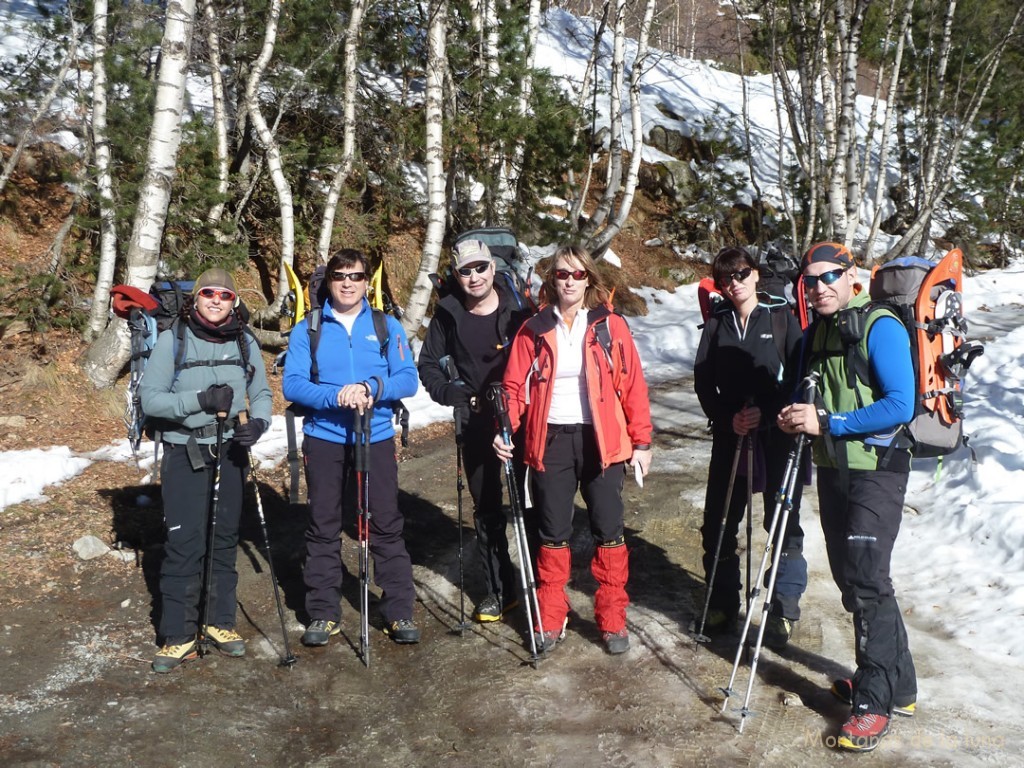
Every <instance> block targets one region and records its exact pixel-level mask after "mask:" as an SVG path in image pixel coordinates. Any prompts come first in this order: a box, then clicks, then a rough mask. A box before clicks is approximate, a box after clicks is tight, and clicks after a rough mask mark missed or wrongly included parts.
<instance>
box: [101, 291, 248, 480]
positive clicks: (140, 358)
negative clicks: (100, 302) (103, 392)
mask: <svg viewBox="0 0 1024 768" xmlns="http://www.w3.org/2000/svg"><path fill="white" fill-rule="evenodd" d="M194 285H195V281H193V280H163V281H156V282H154V283H153V284H152V285H151V286H150V289H149V293H144V292H143V291H141V290H140V289H138V288H135V287H133V286H130V285H115V286H114V287H113V288H111V289H110V297H111V307H112V309H113V312H114V314H115V315H117V316H118V317H120V318H122V319H124V320H125V321H127V323H128V333H129V337H130V347H131V356H130V358H129V378H128V389H127V391H126V400H127V404H126V407H125V413H124V421H125V426H126V427H127V428H128V443H129V445H130V446H131V449H132V455H133V456H135V457H136V460H138V450H139V447H140V445H141V444H142V436H143V435H145V436H146V437H148V438H149V439H150V440H152V441H153V443H154V457H153V477H154V481H156V480H158V479H159V473H160V462H159V458H160V434H161V429H160V426H161V425H160V424H159V423H157V422H156V421H155V420H154V419H150V418H147V416H146V414H145V413H144V412H143V409H142V399H141V397H140V395H139V385H140V384H141V383H142V374H143V373H145V370H146V364H147V363H148V362H149V357H150V355H151V354H152V353H153V348H154V347H155V346H156V340H157V337H159V335H160V334H161V333H162V332H163V331H166V330H169V329H173V330H174V376H175V378H177V376H178V374H179V373H181V371H183V370H185V369H186V368H194V367H197V366H203V365H240V366H241V367H242V368H243V369H244V370H245V380H246V383H249V382H251V381H252V378H253V376H254V375H255V372H256V369H255V367H254V366H253V365H252V364H251V363H250V362H249V343H248V336H252V335H253V334H252V330H251V329H250V328H249V310H248V309H247V308H246V306H245V304H244V303H242V302H241V300H239V303H238V306H237V307H236V308H235V312H236V314H237V315H238V318H239V321H240V322H241V326H242V333H241V334H239V336H238V352H239V359H238V360H226V361H202V362H192V363H186V362H185V353H186V345H185V330H186V329H187V328H188V325H187V324H186V323H184V322H182V319H183V318H184V317H185V316H186V315H187V314H188V313H189V311H191V309H192V288H193V286H194Z"/></svg>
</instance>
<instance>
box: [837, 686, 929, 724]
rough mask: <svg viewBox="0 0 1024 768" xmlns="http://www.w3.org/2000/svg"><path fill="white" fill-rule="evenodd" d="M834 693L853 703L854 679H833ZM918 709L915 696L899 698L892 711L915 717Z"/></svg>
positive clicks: (840, 698)
mask: <svg viewBox="0 0 1024 768" xmlns="http://www.w3.org/2000/svg"><path fill="white" fill-rule="evenodd" d="M832 695H833V696H835V697H836V698H837V699H839V700H840V701H842V702H845V703H846V704H850V705H852V704H853V681H852V680H850V679H849V678H841V679H839V680H833V681H832ZM916 711H917V699H916V698H914V697H910V698H906V699H897V700H896V701H894V702H893V705H892V713H893V714H894V715H899V716H900V717H913V716H914V713H915V712H916Z"/></svg>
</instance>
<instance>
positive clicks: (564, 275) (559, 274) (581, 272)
mask: <svg viewBox="0 0 1024 768" xmlns="http://www.w3.org/2000/svg"><path fill="white" fill-rule="evenodd" d="M586 276H587V270H585V269H574V270H572V271H571V272H570V271H569V270H568V269H556V270H555V279H556V280H568V279H569V278H570V277H572V279H573V280H583V279H584V278H586Z"/></svg>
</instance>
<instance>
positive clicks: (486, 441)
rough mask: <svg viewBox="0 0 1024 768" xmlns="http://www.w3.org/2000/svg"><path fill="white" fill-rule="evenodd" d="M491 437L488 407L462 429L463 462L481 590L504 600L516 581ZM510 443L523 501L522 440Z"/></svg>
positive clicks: (509, 597)
mask: <svg viewBox="0 0 1024 768" xmlns="http://www.w3.org/2000/svg"><path fill="white" fill-rule="evenodd" d="M493 441H494V416H493V415H492V414H491V413H490V410H489V409H485V411H484V412H483V413H479V414H476V413H474V414H472V415H471V416H470V418H469V421H468V423H467V424H466V425H465V426H464V428H463V433H462V465H463V467H464V468H465V471H466V485H467V487H468V488H469V493H470V496H471V497H472V499H473V508H474V509H473V527H474V529H475V530H476V544H477V552H478V553H479V555H480V566H481V569H482V571H483V581H484V590H485V592H484V594H485V595H486V594H495V595H498V596H499V597H501V598H502V599H503V601H504V602H505V603H507V602H509V601H511V600H514V599H515V596H516V593H517V587H516V585H517V584H518V581H517V577H516V571H515V567H514V566H513V565H512V558H511V556H510V555H509V547H508V519H507V517H506V515H505V510H504V508H503V507H502V489H503V488H504V486H505V484H506V483H505V470H504V466H503V462H502V461H501V460H500V459H499V458H498V457H497V456H496V455H495V453H494V447H493V445H492V442H493ZM512 443H513V445H515V446H516V451H515V453H516V456H515V458H513V461H512V466H513V468H514V470H515V475H516V478H515V481H516V484H517V486H518V491H519V499H520V501H522V500H523V477H524V475H525V473H526V466H525V465H524V464H523V462H522V452H523V447H522V446H523V441H522V440H521V439H520V440H516V439H513V440H512ZM509 504H511V499H510V500H509ZM534 551H535V550H534Z"/></svg>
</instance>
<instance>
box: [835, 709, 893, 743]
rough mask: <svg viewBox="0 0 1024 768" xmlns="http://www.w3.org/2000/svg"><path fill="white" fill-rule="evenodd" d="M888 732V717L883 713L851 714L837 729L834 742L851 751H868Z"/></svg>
mask: <svg viewBox="0 0 1024 768" xmlns="http://www.w3.org/2000/svg"><path fill="white" fill-rule="evenodd" d="M888 732H889V718H888V717H886V716H885V715H871V714H868V715H851V716H850V719H849V720H847V721H846V722H845V723H843V727H842V728H840V729H839V739H838V741H837V742H836V744H837V745H838V747H839V748H840V749H848V750H850V751H851V752H870V751H871V750H873V749H874V748H875V747H877V746H878V742H880V741H881V740H882V737H883V736H885V734H887V733H888Z"/></svg>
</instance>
